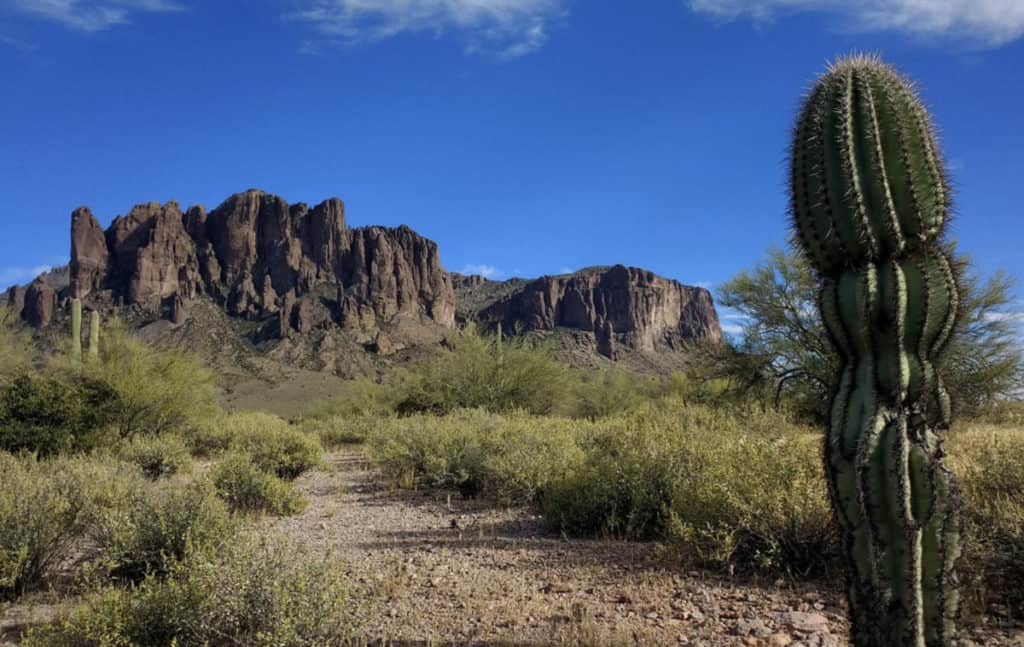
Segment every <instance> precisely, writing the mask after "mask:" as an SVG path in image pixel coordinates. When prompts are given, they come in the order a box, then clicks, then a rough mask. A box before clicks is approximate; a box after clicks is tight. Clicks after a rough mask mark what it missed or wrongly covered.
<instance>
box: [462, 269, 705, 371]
mask: <svg viewBox="0 0 1024 647" xmlns="http://www.w3.org/2000/svg"><path fill="white" fill-rule="evenodd" d="M488 283H491V284H494V283H496V282H493V281H492V282H487V281H486V279H483V280H481V279H480V277H473V278H472V279H470V280H466V279H460V280H457V281H456V285H457V286H459V296H460V298H470V296H471V295H472V294H474V293H477V292H480V291H482V290H486V291H487V292H489V293H491V294H493V295H496V296H497V298H495V299H494V300H493V301H492V302H491V303H489V304H487V305H485V306H483V307H482V308H481V309H480V310H479V311H478V312H477V313H476V315H475V317H474V318H475V319H476V320H478V321H480V322H482V323H483V324H485V325H488V326H490V327H496V326H501V328H502V330H503V331H505V332H514V331H517V330H522V331H538V330H540V331H546V330H554V329H556V328H568V329H573V330H579V331H585V332H588V333H592V334H593V335H594V338H595V341H596V347H597V350H598V352H599V353H601V354H602V355H604V356H605V357H608V358H610V359H615V358H616V356H617V354H618V352H619V350H620V349H622V348H627V349H630V350H634V351H641V352H648V353H650V352H655V351H666V350H667V351H679V350H683V349H684V347H685V345H686V344H687V343H688V342H692V341H696V340H709V341H721V339H722V330H721V328H720V327H719V322H718V315H717V313H716V312H715V307H714V303H713V301H712V298H711V293H710V292H708V291H707V290H706V289H704V288H698V287H689V286H685V285H682V284H680V283H679V282H677V281H673V280H671V279H665V278H662V277H660V276H657V275H655V274H654V273H653V272H649V271H647V270H642V269H639V268H635V267H624V266H622V265H615V266H613V267H599V268H589V269H586V270H581V271H579V272H576V273H574V274H568V275H562V276H544V277H541V278H539V279H537V280H535V281H530V282H523V281H521V280H518V279H515V280H513V281H510V282H508V283H505V284H498V285H501V286H504V287H506V288H511V289H506V290H502V289H501V288H499V287H498V285H488ZM503 292H504V293H503Z"/></svg>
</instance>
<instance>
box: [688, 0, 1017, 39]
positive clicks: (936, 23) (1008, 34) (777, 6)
mask: <svg viewBox="0 0 1024 647" xmlns="http://www.w3.org/2000/svg"><path fill="white" fill-rule="evenodd" d="M688 3H689V6H690V8H691V9H693V10H694V11H696V12H699V13H704V14H709V15H711V16H714V17H716V18H719V19H722V20H735V19H737V18H751V19H753V20H755V21H767V20H771V19H772V18H774V17H776V16H778V15H784V14H787V13H797V12H806V11H815V12H821V13H831V14H836V15H838V16H840V17H841V18H844V19H846V20H848V21H849V26H850V27H851V28H852V29H854V30H867V31H878V30H897V31H902V32H906V33H912V34H917V35H921V36H932V37H936V36H941V37H949V38H953V39H957V40H966V41H973V42H976V43H979V44H983V45H988V46H992V47H995V46H998V45H1003V44H1005V43H1008V42H1010V41H1012V40H1016V39H1017V38H1020V37H1021V36H1022V35H1024V2H1021V0H688Z"/></svg>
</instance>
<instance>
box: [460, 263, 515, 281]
mask: <svg viewBox="0 0 1024 647" xmlns="http://www.w3.org/2000/svg"><path fill="white" fill-rule="evenodd" d="M459 274H476V275H477V276H482V277H484V278H485V279H498V278H501V277H503V276H505V273H504V272H502V271H501V270H499V269H498V268H496V267H494V266H493V265H464V266H463V267H462V269H461V270H459Z"/></svg>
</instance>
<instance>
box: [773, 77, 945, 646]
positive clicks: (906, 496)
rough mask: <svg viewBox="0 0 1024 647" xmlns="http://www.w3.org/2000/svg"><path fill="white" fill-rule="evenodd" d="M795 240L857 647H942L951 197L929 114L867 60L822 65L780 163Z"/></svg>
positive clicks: (904, 86)
mask: <svg viewBox="0 0 1024 647" xmlns="http://www.w3.org/2000/svg"><path fill="white" fill-rule="evenodd" d="M791 163H792V166H791V171H792V178H791V180H792V187H791V188H792V196H791V199H792V215H793V229H794V236H795V238H796V240H797V241H798V243H799V245H800V246H801V247H802V248H803V251H804V253H805V254H806V256H807V258H808V259H809V260H810V262H811V264H812V265H813V267H814V268H815V270H816V271H817V273H818V275H819V278H820V285H821V289H820V303H819V306H820V310H821V316H822V320H823V321H824V323H825V326H826V328H827V330H828V333H829V336H830V337H831V339H832V342H833V346H834V348H835V350H836V352H837V353H838V355H839V356H840V359H841V368H840V371H839V374H838V375H837V376H836V385H835V390H834V397H833V400H832V405H831V412H830V420H829V423H828V429H827V432H826V437H825V451H824V458H825V471H826V476H827V479H828V485H829V492H830V495H831V500H832V507H833V511H834V513H835V518H836V521H837V523H838V525H839V527H840V530H841V532H842V535H843V548H844V556H845V559H846V562H847V571H848V585H849V587H848V599H849V607H850V619H851V623H852V628H851V638H852V641H853V644H855V645H857V646H858V647H883V646H887V647H888V646H893V647H899V646H913V647H932V646H939V645H942V646H945V645H950V644H952V642H953V640H954V639H955V634H956V619H957V611H958V603H959V593H958V579H957V574H956V570H955V567H956V562H957V559H958V558H959V556H960V550H961V524H960V519H959V515H958V498H957V490H956V486H955V484H954V482H953V479H952V476H951V475H950V473H949V472H948V471H947V470H946V468H945V467H944V466H943V465H942V462H941V458H942V456H943V450H942V441H941V439H940V435H939V434H940V433H941V432H942V431H944V430H946V429H948V427H949V424H950V398H949V394H948V393H947V391H946V389H945V388H944V387H943V385H942V380H941V378H940V376H939V374H938V373H937V371H936V368H935V363H936V361H937V359H938V358H939V356H940V354H941V352H942V350H943V348H944V345H945V343H946V342H947V341H948V340H949V338H950V335H951V333H952V329H953V325H954V321H955V319H956V313H957V306H958V298H959V295H958V291H957V284H956V280H955V277H954V273H953V270H952V268H951V264H950V261H949V259H948V258H947V257H946V256H945V255H944V254H943V252H942V250H941V249H940V246H939V244H940V238H941V235H942V230H943V225H944V223H945V221H946V218H947V215H948V212H949V188H948V182H947V180H946V175H945V173H944V171H943V167H942V162H941V160H940V157H939V152H938V148H937V146H936V142H935V138H934V136H933V134H932V127H931V123H930V119H929V117H928V114H927V113H926V112H925V109H924V108H923V106H922V105H921V102H920V101H919V100H918V98H917V96H916V94H915V92H914V90H913V89H912V87H911V86H910V85H909V84H908V83H907V82H906V81H904V80H903V78H901V77H900V76H899V74H897V73H896V72H895V71H894V70H892V69H891V68H889V67H887V66H886V65H885V64H883V63H882V62H881V61H880V60H878V59H875V58H866V57H855V58H850V59H847V60H844V61H840V62H838V63H836V64H835V65H833V66H831V67H830V68H829V70H828V72H827V73H826V74H825V75H824V76H823V77H822V78H821V79H819V81H818V82H817V84H816V85H815V87H814V88H813V89H812V91H811V93H810V94H809V96H808V97H807V99H806V102H805V104H804V107H803V109H802V111H801V113H800V116H799V118H798V121H797V125H796V128H795V130H794V142H793V148H792V155H791Z"/></svg>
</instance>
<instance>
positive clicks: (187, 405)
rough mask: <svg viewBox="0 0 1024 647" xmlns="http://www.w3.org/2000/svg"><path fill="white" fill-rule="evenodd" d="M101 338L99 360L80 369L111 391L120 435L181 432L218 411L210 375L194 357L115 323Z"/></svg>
mask: <svg viewBox="0 0 1024 647" xmlns="http://www.w3.org/2000/svg"><path fill="white" fill-rule="evenodd" d="M100 339H101V341H100V361H98V362H86V363H85V364H84V365H83V366H82V369H81V370H82V374H83V375H85V376H87V377H88V378H89V379H90V380H93V381H96V382H98V383H100V384H103V385H104V386H105V387H106V388H107V389H108V390H109V391H111V392H112V393H114V394H116V398H115V399H114V400H113V403H112V404H113V406H114V414H115V424H116V427H117V431H118V434H119V435H120V436H121V437H122V438H131V437H133V436H135V435H138V434H149V435H159V434H164V433H168V432H177V433H186V432H188V431H189V430H190V429H191V428H193V427H195V426H197V425H200V424H201V423H202V421H203V420H205V419H206V418H208V417H210V416H213V415H215V414H216V413H217V411H218V406H217V400H216V395H217V394H216V389H215V385H214V380H213V374H212V373H211V372H210V371H209V369H207V368H206V367H205V366H204V365H203V364H202V362H200V361H199V360H197V359H195V358H193V357H191V356H190V355H188V354H187V353H184V352H182V351H178V350H158V349H155V348H152V347H150V346H147V345H145V344H144V343H142V342H141V341H139V340H137V339H135V338H133V337H131V336H130V335H129V334H127V333H126V332H125V331H124V329H123V328H122V327H121V326H120V325H118V324H117V323H116V322H114V323H113V324H111V325H109V326H108V327H107V328H106V329H105V330H104V334H103V335H102V336H101V338H100Z"/></svg>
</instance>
